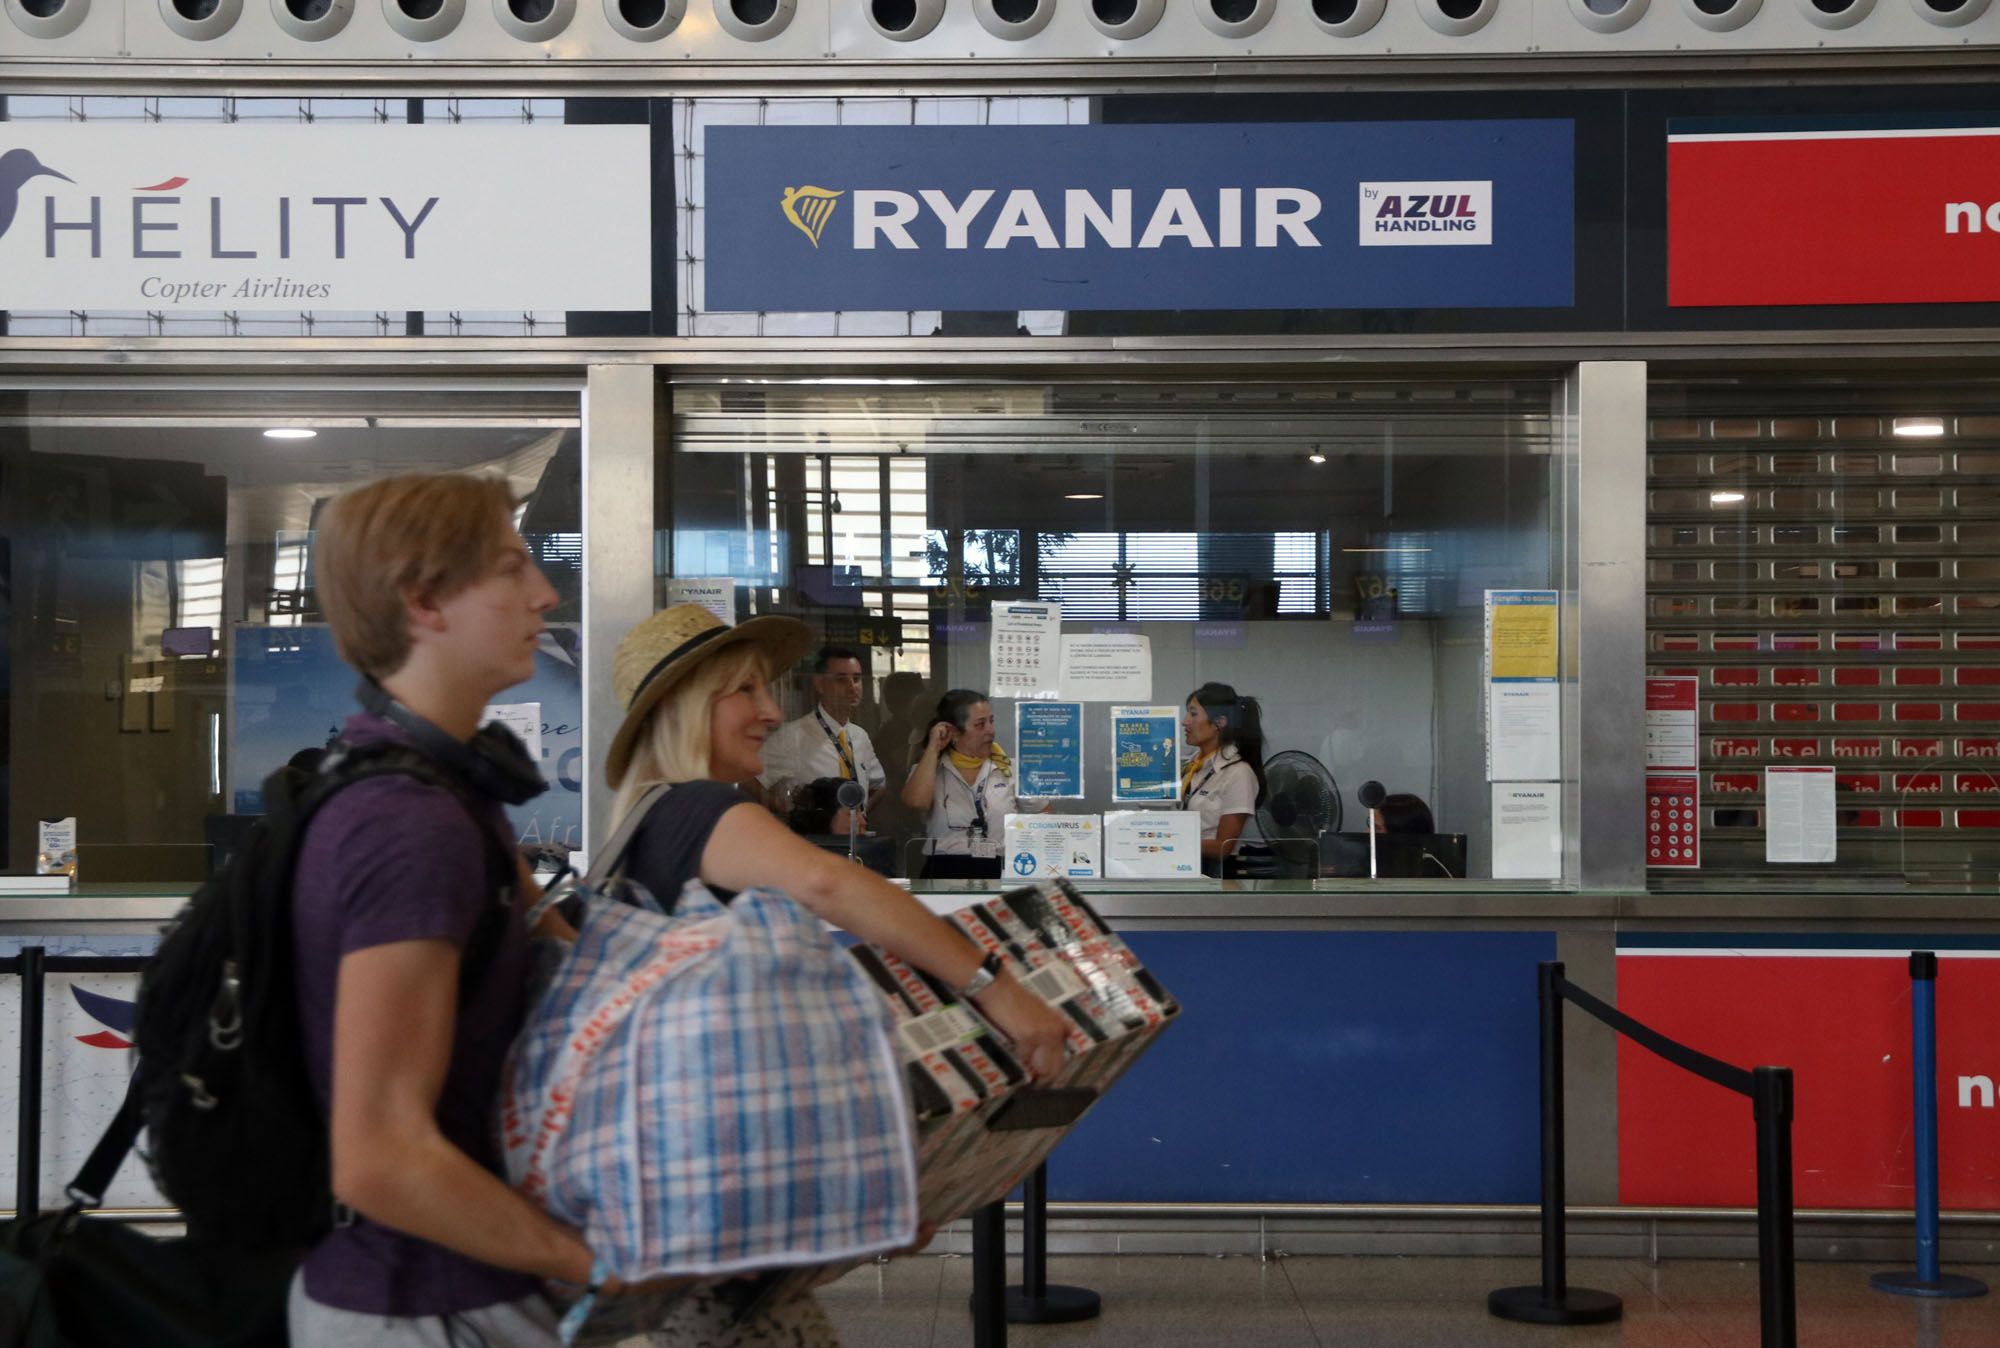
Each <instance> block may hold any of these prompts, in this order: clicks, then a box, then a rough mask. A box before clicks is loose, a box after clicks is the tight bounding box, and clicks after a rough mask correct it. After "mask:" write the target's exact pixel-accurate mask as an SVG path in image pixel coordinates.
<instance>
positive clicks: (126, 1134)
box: [65, 1076, 146, 1212]
mask: <svg viewBox="0 0 2000 1348" xmlns="http://www.w3.org/2000/svg"><path fill="white" fill-rule="evenodd" d="M138 1081H139V1079H138V1078H137V1077H136V1076H135V1077H133V1078H132V1080H131V1081H130V1082H129V1083H127V1085H126V1087H125V1099H124V1100H123V1101H122V1102H121V1103H120V1104H119V1106H118V1112H117V1113H116V1114H114V1115H113V1116H112V1118H111V1123H110V1124H109V1126H107V1127H106V1128H105V1130H104V1135H103V1136H102V1137H99V1138H98V1139H97V1145H96V1146H94V1147H92V1148H91V1149H90V1155H89V1157H88V1158H87V1159H86V1160H85V1161H84V1163H83V1168H82V1169H81V1170H78V1171H77V1172H76V1178H75V1179H73V1180H71V1181H70V1182H69V1188H68V1189H67V1190H65V1192H66V1193H67V1194H68V1195H69V1201H70V1210H71V1211H72V1212H82V1211H84V1210H85V1209H87V1208H95V1207H101V1206H103V1203H104V1194H105V1191H106V1190H108V1189H109V1188H110V1187H111V1180H112V1177H113V1176H115V1175H116V1174H117V1173H118V1167H119V1166H121V1165H123V1164H124V1163H125V1158H126V1156H128V1155H130V1154H131V1151H132V1145H133V1143H135V1142H137V1141H138V1140H139V1130H140V1129H141V1128H144V1127H145V1126H146V1119H145V1116H144V1114H142V1113H141V1111H140V1108H139V1085H138Z"/></svg>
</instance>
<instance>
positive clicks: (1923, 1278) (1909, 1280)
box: [1868, 950, 1986, 1297]
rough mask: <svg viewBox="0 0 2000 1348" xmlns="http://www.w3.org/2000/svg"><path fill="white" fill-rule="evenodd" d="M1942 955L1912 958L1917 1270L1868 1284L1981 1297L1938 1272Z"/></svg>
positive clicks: (1968, 1283)
mask: <svg viewBox="0 0 2000 1348" xmlns="http://www.w3.org/2000/svg"><path fill="white" fill-rule="evenodd" d="M1937 976H1938V960H1937V952H1935V951H1931V950H1916V951H1912V952H1911V953H1910V1049H1911V1052H1910V1077H1911V1084H1912V1088H1913V1089H1912V1097H1913V1098H1912V1106H1913V1109H1912V1113H1911V1117H1910V1126H1911V1132H1912V1134H1913V1135H1914V1139H1915V1151H1916V1156H1915V1158H1914V1159H1915V1162H1916V1171H1917V1177H1916V1178H1917V1213H1916V1217H1917V1268H1916V1272H1914V1273H1912V1272H1909V1271H1907V1270H1903V1269H1898V1270H1896V1271H1895V1272H1892V1273H1877V1274H1875V1275H1874V1276H1873V1277H1871V1278H1870V1279H1869V1280H1868V1281H1869V1282H1870V1283H1872V1284H1874V1286H1876V1287H1877V1288H1879V1289H1881V1290H1882V1291H1884V1292H1890V1293H1893V1294H1894V1295H1896V1296H1903V1297H1977V1296H1985V1295H1986V1284H1985V1283H1983V1282H1981V1281H1979V1279H1977V1278H1966V1277H1961V1276H1959V1275H1958V1274H1955V1273H1943V1272H1940V1271H1939V1269H1938V1135H1937V1129H1938V1120H1937Z"/></svg>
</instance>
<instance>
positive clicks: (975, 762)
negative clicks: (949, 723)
mask: <svg viewBox="0 0 2000 1348" xmlns="http://www.w3.org/2000/svg"><path fill="white" fill-rule="evenodd" d="M950 753H951V765H952V766H953V767H955V768H957V769H958V770H959V771H960V772H962V773H963V772H971V771H972V770H973V769H975V768H977V767H978V766H979V765H980V764H981V763H984V762H985V761H986V759H987V758H990V759H992V760H993V766H994V767H996V768H998V769H999V770H1000V771H1002V772H1005V771H1007V768H1008V762H1009V760H1008V758H1007V754H1006V751H1005V750H1003V749H1001V747H1000V746H999V745H998V744H995V745H993V746H992V747H991V748H989V749H988V750H987V751H986V758H974V757H973V756H972V755H971V754H962V753H960V752H959V751H958V750H956V749H953V750H951V751H950Z"/></svg>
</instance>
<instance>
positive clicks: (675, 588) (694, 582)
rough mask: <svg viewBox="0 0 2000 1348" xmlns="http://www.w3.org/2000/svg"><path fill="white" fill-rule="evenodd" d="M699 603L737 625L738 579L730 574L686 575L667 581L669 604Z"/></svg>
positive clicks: (670, 605)
mask: <svg viewBox="0 0 2000 1348" xmlns="http://www.w3.org/2000/svg"><path fill="white" fill-rule="evenodd" d="M675 604H699V605H701V607H703V608H705V609H707V610H708V611H709V612H710V613H713V614H714V615H715V616H716V617H718V618H720V619H722V621H724V622H726V623H728V624H729V625H730V626H731V627H734V626H736V581H735V580H734V579H733V578H732V577H729V576H686V577H676V578H675V579H673V580H670V581H668V582H667V606H668V607H669V608H671V607H672V606H673V605H675Z"/></svg>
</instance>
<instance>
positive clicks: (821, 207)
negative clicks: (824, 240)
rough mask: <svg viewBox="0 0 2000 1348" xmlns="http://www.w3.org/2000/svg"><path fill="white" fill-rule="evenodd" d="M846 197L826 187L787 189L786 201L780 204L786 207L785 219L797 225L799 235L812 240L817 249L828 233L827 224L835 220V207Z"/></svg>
mask: <svg viewBox="0 0 2000 1348" xmlns="http://www.w3.org/2000/svg"><path fill="white" fill-rule="evenodd" d="M846 195H847V194H846V193H845V192H834V191H830V190H828V189H827V188H824V187H787V188H786V189H785V199H784V200H783V201H781V202H779V203H778V204H779V205H780V206H782V207H784V210H785V219H787V220H789V221H791V222H792V223H793V224H794V225H796V226H797V227H798V230H799V233H801V234H803V235H805V236H806V237H807V238H808V239H811V240H812V245H813V247H815V248H817V247H819V241H820V239H821V237H822V236H823V235H825V233H826V226H827V222H828V221H830V220H832V219H833V209H834V207H836V206H838V205H839V204H840V199H841V198H842V197H844V196H846Z"/></svg>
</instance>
